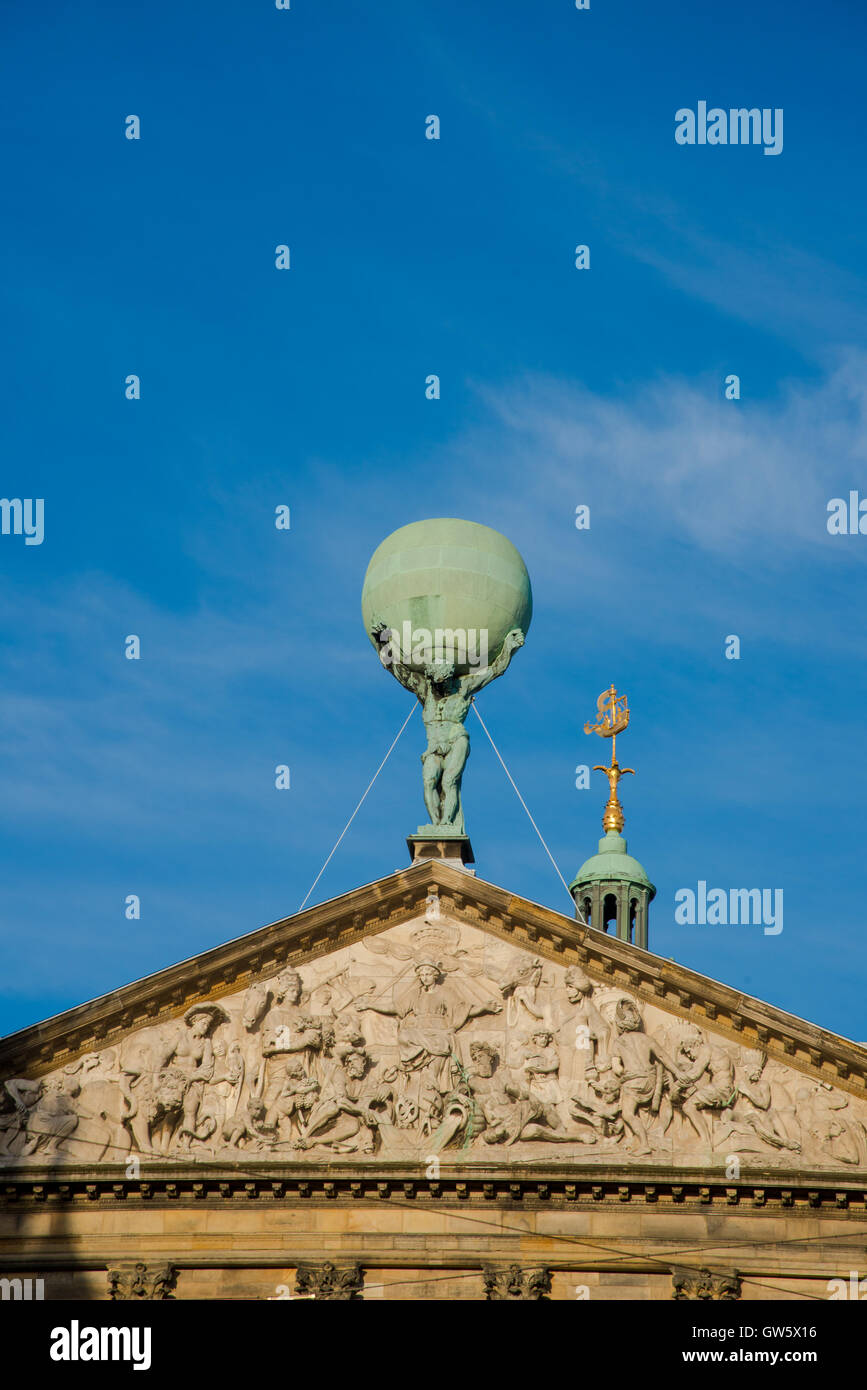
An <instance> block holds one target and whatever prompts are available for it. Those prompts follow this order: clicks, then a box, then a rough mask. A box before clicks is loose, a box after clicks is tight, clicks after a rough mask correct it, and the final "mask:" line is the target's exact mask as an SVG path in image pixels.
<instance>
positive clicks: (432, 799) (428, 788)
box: [421, 753, 443, 825]
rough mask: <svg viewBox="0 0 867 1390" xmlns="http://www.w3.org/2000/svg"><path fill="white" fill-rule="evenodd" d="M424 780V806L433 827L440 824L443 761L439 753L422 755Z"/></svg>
mask: <svg viewBox="0 0 867 1390" xmlns="http://www.w3.org/2000/svg"><path fill="white" fill-rule="evenodd" d="M421 761H422V778H423V781H424V804H425V807H426V809H427V813H428V815H429V816H430V820H431V825H439V823H440V782H441V780H442V776H443V760H442V758H441V757H440V755H439V753H422V757H421Z"/></svg>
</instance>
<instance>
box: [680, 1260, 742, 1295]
mask: <svg viewBox="0 0 867 1390" xmlns="http://www.w3.org/2000/svg"><path fill="white" fill-rule="evenodd" d="M671 1283H672V1293H671V1296H672V1298H674V1299H679V1300H681V1301H682V1302H686V1301H690V1300H694V1299H706V1300H708V1299H709V1300H711V1301H714V1302H722V1303H730V1302H733V1301H734V1300H735V1299H739V1298H740V1296H741V1279H740V1275H739V1274H738V1273H737V1271H736V1270H725V1271H723V1270H716V1271H712V1270H709V1269H679V1268H675V1269H672V1271H671Z"/></svg>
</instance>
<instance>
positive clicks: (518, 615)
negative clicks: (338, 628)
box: [361, 517, 533, 675]
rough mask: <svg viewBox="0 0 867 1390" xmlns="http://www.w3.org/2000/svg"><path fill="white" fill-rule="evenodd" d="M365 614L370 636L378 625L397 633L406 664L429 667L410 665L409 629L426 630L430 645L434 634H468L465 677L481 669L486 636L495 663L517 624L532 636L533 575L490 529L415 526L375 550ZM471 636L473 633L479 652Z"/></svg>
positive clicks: (466, 524) (465, 524)
mask: <svg viewBox="0 0 867 1390" xmlns="http://www.w3.org/2000/svg"><path fill="white" fill-rule="evenodd" d="M361 613H362V617H363V619H364V627H365V631H366V632H367V634H368V636H369V637H370V630H371V627H372V626H373V624H374V622H376V621H377V620H380V621H382V622H384V623H386V624H387V625H388V626H389V627H390V628H392V629H394V630H395V631H396V632H397V633H398V634H400V639H401V659H402V660H404V661H406V662H407V664H408V665H415V666H419V665H423V664H424V663H423V661H420V660H415V661H413V660H412V658H411V653H410V652H409V651H407V649H406V647H405V645H404V641H403V637H404V634H405V633H406V632H407V631H411V632H412V633H414V634H415V633H418V632H422V633H423V632H429V633H431V634H432V640H433V639H434V637H435V634H436V633H437V631H439V632H441V633H446V634H447V633H449V632H452V633H454V632H460V633H466V634H467V644H468V645H467V656H468V657H469V658H471V659H469V660H467V661H460V660H457V659H456V660H455V670H456V671H457V673H458V674H459V675H466V674H467V673H468V672H469V671H471V670H472V669H474V668H475V669H477V668H478V665H479V661H478V653H479V647H480V644H481V641H482V637H481V634H485V635H486V641H487V662H488V663H490V662H492V661H494V660H496V658H497V656H498V655H499V653H500V650H501V648H502V645H503V639H504V638H505V636H506V633H507V632H509V631H511V629H512V628H516V627H518V628H520V629H521V631H522V632H523V633H526V632H527V629H528V628H529V626H530V619H531V618H532V616H533V595H532V592H531V589H530V576H529V575H528V573H527V567H526V565H525V564H524V561H523V560H522V559H521V557H520V555H519V554H518V552H517V550H516V549H515V547H514V546H513V545H512V542H511V541H509V540H506V537H505V536H502V535H500V532H499V531H492V530H491V528H490V526H480V525H479V524H478V522H475V521H458V520H456V519H454V518H452V517H438V518H436V519H434V520H431V521H414V522H412V523H411V524H410V525H409V526H401V527H400V528H399V530H397V531H393V532H392V534H391V535H390V536H386V538H385V540H384V541H383V542H382V544H381V545H379V546H377V548H376V550H375V551H374V553H373V558H372V559H371V561H370V564H369V565H368V567H367V574H366V575H365V576H364V587H363V589H362V592H361ZM407 624H408V627H407V626H405V625H407ZM470 634H475V638H474V640H475V646H474V647H473V646H471V645H470V643H471V642H472V641H473V638H472V637H471V636H470ZM370 640H371V642H372V643H373V645H374V646H376V645H377V643H376V641H375V640H374V638H372V637H371V638H370ZM413 640H414V644H415V643H417V642H418V641H419V640H420V639H418V638H415V637H414V639H413ZM456 651H457V649H456ZM473 651H475V654H476V657H475V660H473V659H472V656H473ZM457 654H458V655H459V652H458V653H457ZM482 664H484V663H482Z"/></svg>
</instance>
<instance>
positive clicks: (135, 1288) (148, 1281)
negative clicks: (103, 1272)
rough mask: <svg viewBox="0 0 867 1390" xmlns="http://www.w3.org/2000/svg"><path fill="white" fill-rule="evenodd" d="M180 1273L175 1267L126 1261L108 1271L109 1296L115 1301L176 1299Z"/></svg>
mask: <svg viewBox="0 0 867 1390" xmlns="http://www.w3.org/2000/svg"><path fill="white" fill-rule="evenodd" d="M177 1277H178V1271H177V1270H176V1269H175V1267H174V1265H167V1264H166V1265H146V1264H144V1263H143V1262H142V1261H138V1262H135V1261H133V1260H127V1261H124V1262H123V1263H121V1264H117V1265H111V1266H110V1267H109V1270H108V1296H109V1298H111V1299H114V1300H115V1301H118V1300H127V1299H129V1300H132V1299H162V1298H174V1293H173V1292H172V1290H173V1289H174V1287H175V1281H176V1280H177Z"/></svg>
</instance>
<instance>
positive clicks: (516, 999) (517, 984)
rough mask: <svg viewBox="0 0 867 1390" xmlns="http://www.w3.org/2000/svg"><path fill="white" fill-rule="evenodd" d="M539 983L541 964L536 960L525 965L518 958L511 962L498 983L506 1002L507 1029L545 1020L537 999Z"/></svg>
mask: <svg viewBox="0 0 867 1390" xmlns="http://www.w3.org/2000/svg"><path fill="white" fill-rule="evenodd" d="M541 983H542V962H541V961H540V960H539V959H538V958H537V959H535V960H531V961H530V962H529V963H527V962H526V961H524V960H523V959H522V958H521V957H520V956H519V957H518V958H517V959H516V960H515V961H513V962H512V965H511V968H510V969H509V971H508V972H507V974H506V976H505V978H504V979H502V980H501V981H500V993H501V994H502V996H503V998H504V999H505V1000H506V1027H507V1028H519V1027H521V1026H522V1025H526V1024H532V1023H537V1022H540V1021H544V1020H545V1010H544V1008H543V1006H542V1004H541V1001H539V1000H538V998H537V995H538V992H539V986H540V985H541Z"/></svg>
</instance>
